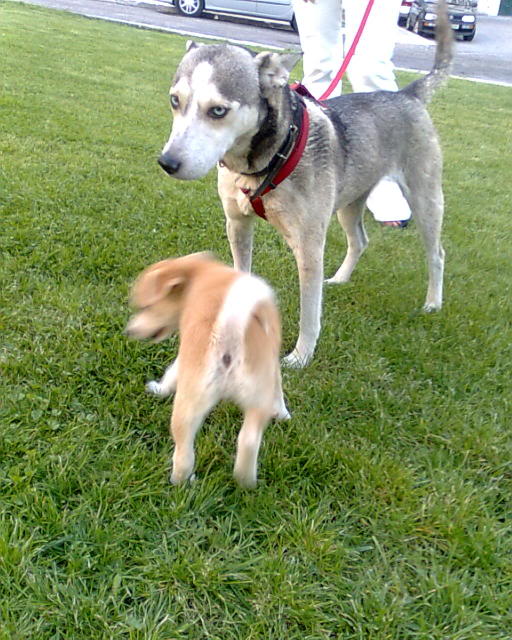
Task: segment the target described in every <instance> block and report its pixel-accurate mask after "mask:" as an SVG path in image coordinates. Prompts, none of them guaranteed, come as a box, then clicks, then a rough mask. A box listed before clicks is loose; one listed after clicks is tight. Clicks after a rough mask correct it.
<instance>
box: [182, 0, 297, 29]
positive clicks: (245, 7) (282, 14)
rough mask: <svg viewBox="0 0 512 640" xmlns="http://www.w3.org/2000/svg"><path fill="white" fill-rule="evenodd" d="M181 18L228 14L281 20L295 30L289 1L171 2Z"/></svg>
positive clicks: (212, 0) (193, 0)
mask: <svg viewBox="0 0 512 640" xmlns="http://www.w3.org/2000/svg"><path fill="white" fill-rule="evenodd" d="M172 4H173V5H174V6H175V7H176V9H177V11H178V13H181V15H183V16H190V17H196V18H197V17H199V16H200V15H201V14H202V13H203V11H212V12H214V13H230V14H233V15H238V16H248V17H251V18H262V19H266V20H281V21H283V22H288V23H290V24H291V26H292V27H293V28H294V29H296V24H295V18H294V16H293V9H292V5H291V2H290V0H173V1H172Z"/></svg>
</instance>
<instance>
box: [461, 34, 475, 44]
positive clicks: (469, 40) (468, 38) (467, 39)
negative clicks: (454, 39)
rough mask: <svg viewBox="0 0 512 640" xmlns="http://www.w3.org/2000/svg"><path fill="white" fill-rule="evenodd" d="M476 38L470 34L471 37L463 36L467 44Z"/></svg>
mask: <svg viewBox="0 0 512 640" xmlns="http://www.w3.org/2000/svg"><path fill="white" fill-rule="evenodd" d="M474 37H475V34H474V33H470V34H469V36H463V40H465V41H466V42H471V40H473V38H474Z"/></svg>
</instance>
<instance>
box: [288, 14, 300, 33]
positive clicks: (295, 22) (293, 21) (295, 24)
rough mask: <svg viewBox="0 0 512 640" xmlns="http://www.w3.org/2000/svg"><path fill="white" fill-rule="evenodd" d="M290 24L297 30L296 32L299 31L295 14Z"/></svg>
mask: <svg viewBox="0 0 512 640" xmlns="http://www.w3.org/2000/svg"><path fill="white" fill-rule="evenodd" d="M290 26H291V28H292V29H293V30H294V31H295V33H298V32H299V28H298V27H297V20H295V16H293V18H292V19H291V20H290Z"/></svg>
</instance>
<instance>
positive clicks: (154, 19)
mask: <svg viewBox="0 0 512 640" xmlns="http://www.w3.org/2000/svg"><path fill="white" fill-rule="evenodd" d="M28 1H29V2H31V3H32V4H38V5H42V6H47V7H51V8H55V9H64V10H66V11H71V12H74V13H79V14H82V15H87V16H91V17H97V18H102V19H108V20H113V21H119V22H125V23H129V24H136V25H138V26H144V27H146V28H154V29H163V30H168V31H171V32H178V33H187V34H191V35H193V36H194V35H195V36H196V37H197V36H209V37H216V38H222V39H224V38H226V39H229V40H232V41H243V42H250V43H258V44H260V45H263V46H267V47H271V46H272V47H279V48H282V47H285V48H287V47H292V48H298V47H299V39H298V36H297V34H296V33H294V32H293V31H291V30H288V29H286V28H268V27H264V26H261V25H260V24H259V23H257V22H250V21H247V20H237V19H229V20H224V19H221V20H217V19H214V18H213V17H211V16H209V17H205V18H201V19H197V18H185V17H182V16H179V15H176V13H175V12H174V9H173V8H172V7H170V6H168V5H166V4H165V3H163V2H158V1H156V2H154V4H151V2H153V0H28ZM433 53H434V43H433V41H432V40H429V39H426V38H422V37H420V36H417V35H415V34H412V33H410V32H408V31H406V30H405V29H403V28H398V27H397V45H396V47H395V55H394V58H393V60H394V62H395V64H396V66H397V67H398V68H401V69H414V70H419V71H426V70H428V69H430V67H431V65H432V61H433ZM510 60H512V17H505V16H499V17H493V16H479V18H478V31H477V35H476V37H475V39H474V40H473V41H472V42H457V43H456V56H455V61H454V69H453V73H454V75H457V76H460V77H464V78H471V79H478V80H482V81H486V82H493V83H497V84H506V85H509V86H512V65H511V64H510Z"/></svg>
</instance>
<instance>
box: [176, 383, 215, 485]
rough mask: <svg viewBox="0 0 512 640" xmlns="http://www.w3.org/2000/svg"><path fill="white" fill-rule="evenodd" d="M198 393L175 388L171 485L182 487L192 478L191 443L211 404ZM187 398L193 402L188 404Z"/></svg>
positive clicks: (194, 390)
mask: <svg viewBox="0 0 512 640" xmlns="http://www.w3.org/2000/svg"><path fill="white" fill-rule="evenodd" d="M197 391H198V389H191V388H190V385H185V391H183V388H182V387H181V386H178V390H177V392H176V397H175V399H174V407H173V412H172V418H171V434H172V437H173V440H174V454H173V457H172V473H171V483H172V484H174V485H179V484H183V483H184V482H185V481H186V480H188V479H189V478H191V477H192V474H193V471H194V463H195V454H194V440H195V437H196V434H197V432H198V431H199V429H200V427H201V425H202V424H203V421H204V419H205V417H206V415H207V414H208V413H209V412H210V410H211V409H212V407H213V405H214V404H215V400H214V399H213V398H211V397H207V396H204V395H203V396H201V395H200V393H197ZM191 398H194V400H193V401H191Z"/></svg>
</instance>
